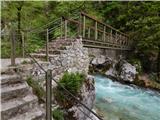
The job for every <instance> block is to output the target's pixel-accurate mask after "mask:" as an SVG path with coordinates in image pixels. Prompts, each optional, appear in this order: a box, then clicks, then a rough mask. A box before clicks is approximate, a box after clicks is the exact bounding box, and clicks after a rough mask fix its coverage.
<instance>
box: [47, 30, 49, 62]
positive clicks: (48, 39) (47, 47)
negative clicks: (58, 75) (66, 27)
mask: <svg viewBox="0 0 160 120" xmlns="http://www.w3.org/2000/svg"><path fill="white" fill-rule="evenodd" d="M48 42H49V32H48V29H47V30H46V60H47V61H48V60H49V48H48Z"/></svg>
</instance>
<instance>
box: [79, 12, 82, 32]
mask: <svg viewBox="0 0 160 120" xmlns="http://www.w3.org/2000/svg"><path fill="white" fill-rule="evenodd" d="M81 33H82V13H80V16H79V35H82V34H81Z"/></svg>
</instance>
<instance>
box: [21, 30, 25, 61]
mask: <svg viewBox="0 0 160 120" xmlns="http://www.w3.org/2000/svg"><path fill="white" fill-rule="evenodd" d="M24 37H25V36H24V32H22V57H23V58H24V57H25V55H24V49H25V43H24V41H25V38H24Z"/></svg>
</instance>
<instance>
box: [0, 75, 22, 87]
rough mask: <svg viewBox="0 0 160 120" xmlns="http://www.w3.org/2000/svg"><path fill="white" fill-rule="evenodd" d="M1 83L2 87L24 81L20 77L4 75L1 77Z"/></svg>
mask: <svg viewBox="0 0 160 120" xmlns="http://www.w3.org/2000/svg"><path fill="white" fill-rule="evenodd" d="M0 81H1V86H2V85H4V84H13V83H17V82H23V81H24V80H23V79H22V78H21V76H19V75H16V74H14V75H6V74H4V75H3V74H2V75H1V77H0Z"/></svg>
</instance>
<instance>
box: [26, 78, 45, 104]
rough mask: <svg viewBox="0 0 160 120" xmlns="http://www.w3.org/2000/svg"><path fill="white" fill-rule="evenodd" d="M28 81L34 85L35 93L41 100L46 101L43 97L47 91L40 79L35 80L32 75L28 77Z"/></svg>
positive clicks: (30, 84)
mask: <svg viewBox="0 0 160 120" xmlns="http://www.w3.org/2000/svg"><path fill="white" fill-rule="evenodd" d="M27 83H28V85H29V86H31V87H32V89H33V93H34V94H35V95H36V96H37V97H38V99H39V101H40V102H44V100H43V97H44V96H45V91H44V89H43V88H42V87H41V85H40V84H39V82H38V81H35V80H33V78H32V77H28V78H27Z"/></svg>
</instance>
